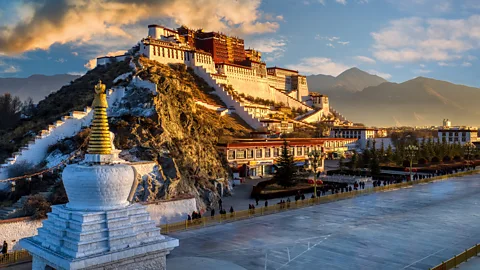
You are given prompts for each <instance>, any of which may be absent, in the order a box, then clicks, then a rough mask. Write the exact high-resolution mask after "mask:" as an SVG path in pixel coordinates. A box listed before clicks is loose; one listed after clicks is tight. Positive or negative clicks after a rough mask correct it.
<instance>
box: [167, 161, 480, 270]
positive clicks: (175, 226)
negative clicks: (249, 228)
mask: <svg viewBox="0 0 480 270" xmlns="http://www.w3.org/2000/svg"><path fill="white" fill-rule="evenodd" d="M479 172H480V171H478V170H472V171H466V172H460V173H456V174H448V175H441V176H435V177H431V178H427V179H422V180H416V181H413V182H412V181H410V182H402V183H397V184H390V185H387V186H379V187H374V188H367V189H363V190H353V191H350V192H344V193H336V194H331V195H325V196H320V197H317V198H311V199H305V200H299V201H297V202H290V203H284V204H274V205H270V206H267V207H259V208H257V209H253V210H252V209H249V210H241V211H236V212H233V213H227V214H222V215H220V214H217V215H215V216H213V217H211V216H203V217H202V218H199V219H194V220H185V221H180V222H176V223H170V224H162V225H160V228H161V232H162V233H163V234H169V233H173V232H178V231H184V230H189V229H197V228H201V227H206V226H210V225H215V224H219V223H223V222H231V221H235V220H241V219H247V218H251V217H258V216H263V215H269V214H274V213H278V212H282V211H286V210H290V209H298V208H303V207H307V206H312V205H318V204H322V203H328V202H333V201H337V200H343V199H348V198H353V197H356V196H360V195H366V194H371V193H375V192H381V191H387V190H393V189H398V188H402V187H408V186H412V185H417V184H422V183H429V182H432V181H436V180H441V179H446V178H450V177H456V176H464V175H470V174H475V173H479ZM206 214H208V213H206ZM449 269H450V268H449Z"/></svg>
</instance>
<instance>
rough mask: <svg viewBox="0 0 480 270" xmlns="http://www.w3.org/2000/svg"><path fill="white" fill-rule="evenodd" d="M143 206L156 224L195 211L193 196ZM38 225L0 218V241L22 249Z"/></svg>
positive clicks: (178, 219)
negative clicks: (23, 241) (26, 238)
mask: <svg viewBox="0 0 480 270" xmlns="http://www.w3.org/2000/svg"><path fill="white" fill-rule="evenodd" d="M145 206H146V207H147V211H148V212H149V213H150V216H151V218H152V220H154V221H155V224H156V225H157V226H158V225H160V224H165V223H167V222H168V223H173V222H179V221H182V220H186V219H187V215H188V214H191V213H192V212H193V211H197V203H196V200H195V198H188V199H180V200H172V201H159V202H153V203H146V204H145ZM40 227H42V220H31V219H30V218H29V217H24V218H15V219H7V220H2V221H0V243H3V241H7V243H8V248H9V250H18V249H22V248H21V247H20V245H19V244H18V242H19V241H20V239H22V238H25V237H30V236H34V235H36V234H37V229H38V228H40Z"/></svg>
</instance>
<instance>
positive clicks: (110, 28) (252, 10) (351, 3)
mask: <svg viewBox="0 0 480 270" xmlns="http://www.w3.org/2000/svg"><path fill="white" fill-rule="evenodd" d="M0 22H1V23H0V77H28V76H30V75H32V74H45V75H53V74H60V73H70V74H84V73H85V72H86V71H88V70H89V69H90V68H92V67H94V65H95V58H96V57H99V56H105V55H115V54H120V53H122V52H124V51H126V50H128V49H129V48H131V47H132V46H133V45H135V44H136V43H137V42H138V41H139V40H140V39H141V38H143V37H145V36H146V35H147V25H148V24H153V23H155V24H161V25H165V26H168V27H172V28H173V27H178V26H180V25H182V24H184V25H187V26H189V27H191V28H203V29H205V30H206V31H221V32H223V33H227V34H232V35H236V36H239V37H242V38H244V39H245V43H246V47H251V48H255V49H258V50H259V51H261V52H262V53H263V55H262V58H263V59H264V60H265V61H266V62H267V66H274V65H275V66H281V67H286V68H291V69H295V70H299V71H300V72H302V73H304V74H307V75H309V74H326V75H333V76H337V75H338V74H340V73H341V72H343V71H344V70H346V69H348V68H351V67H358V68H360V69H362V70H364V71H367V72H369V73H372V74H377V75H379V76H381V77H383V78H385V79H387V80H390V81H393V82H403V81H406V80H410V79H413V78H415V77H418V76H424V77H430V78H436V79H441V80H447V81H450V82H453V83H458V84H465V85H470V86H475V87H480V76H478V74H479V71H480V70H479V69H480V64H479V59H478V58H479V57H480V0H401V1H400V0H263V1H262V0H145V1H138V0H95V1H87V0H23V1H11V0H0Z"/></svg>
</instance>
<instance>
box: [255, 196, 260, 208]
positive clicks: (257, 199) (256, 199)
mask: <svg viewBox="0 0 480 270" xmlns="http://www.w3.org/2000/svg"><path fill="white" fill-rule="evenodd" d="M258 201H260V199H259V198H258V197H256V198H255V202H256V203H257V206H258Z"/></svg>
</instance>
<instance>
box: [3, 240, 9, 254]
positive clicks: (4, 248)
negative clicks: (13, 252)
mask: <svg viewBox="0 0 480 270" xmlns="http://www.w3.org/2000/svg"><path fill="white" fill-rule="evenodd" d="M7 253H8V244H7V241H3V246H2V254H7Z"/></svg>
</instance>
